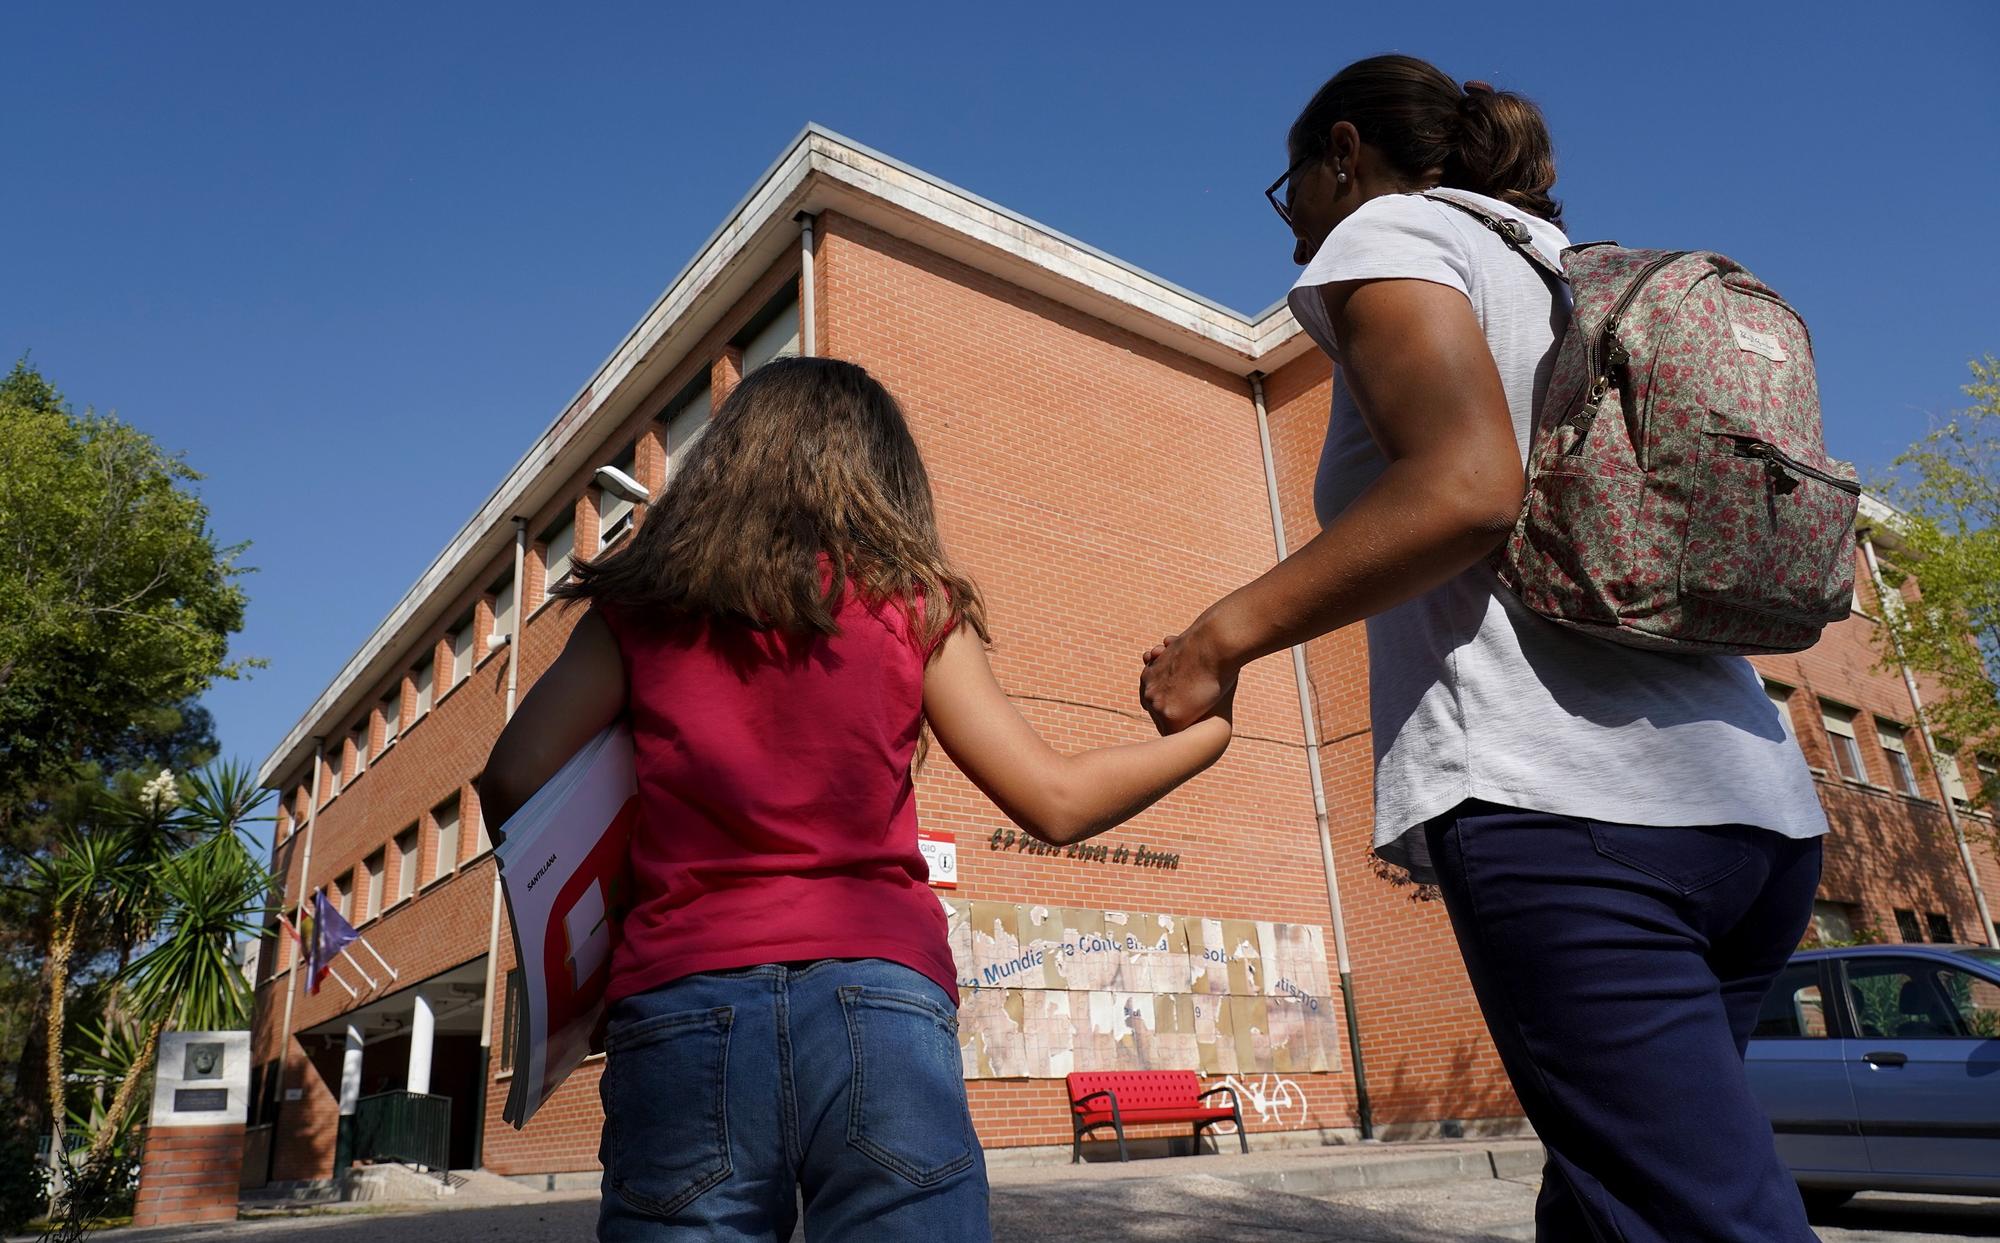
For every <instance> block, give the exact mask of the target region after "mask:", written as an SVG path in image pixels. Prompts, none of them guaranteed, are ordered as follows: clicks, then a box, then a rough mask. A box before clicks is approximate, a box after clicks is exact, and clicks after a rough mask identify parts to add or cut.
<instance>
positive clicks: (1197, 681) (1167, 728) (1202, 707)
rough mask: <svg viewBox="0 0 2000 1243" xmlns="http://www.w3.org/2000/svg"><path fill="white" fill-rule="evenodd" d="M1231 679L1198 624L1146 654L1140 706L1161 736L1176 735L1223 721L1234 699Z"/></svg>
mask: <svg viewBox="0 0 2000 1243" xmlns="http://www.w3.org/2000/svg"><path fill="white" fill-rule="evenodd" d="M1236 674H1237V670H1236V668H1235V666H1234V665H1232V664H1231V663H1229V662H1228V661H1227V660H1225V659H1224V658H1223V657H1222V654H1221V653H1220V651H1219V650H1218V648H1217V645H1216V644H1215V642H1214V641H1213V639H1212V637H1211V634H1210V631H1209V629H1208V627H1206V626H1205V625H1204V624H1203V623H1202V622H1200V621H1197V622H1196V623H1195V624H1194V625H1192V626H1190V627H1188V628H1187V630H1186V631H1184V632H1182V633H1181V634H1177V635H1171V636H1169V637H1167V638H1165V639H1163V640H1161V641H1160V645H1159V646H1158V647H1155V648H1153V649H1152V650H1151V651H1149V652H1147V653H1146V668H1145V670H1144V672H1142V673H1141V674H1140V675H1139V702H1140V703H1141V704H1143V705H1145V708H1146V711H1147V713H1148V714H1149V715H1151V716H1152V718H1153V726H1154V728H1156V729H1158V730H1159V731H1160V732H1161V733H1162V734H1173V733H1178V732H1179V731H1181V730H1184V729H1186V728H1187V727H1188V726H1190V725H1192V724H1194V723H1195V722H1196V721H1199V720H1201V719H1202V718H1204V717H1210V716H1219V717H1222V718H1223V719H1224V720H1228V719H1229V718H1230V715H1231V712H1232V709H1233V707H1234V701H1235V698H1236Z"/></svg>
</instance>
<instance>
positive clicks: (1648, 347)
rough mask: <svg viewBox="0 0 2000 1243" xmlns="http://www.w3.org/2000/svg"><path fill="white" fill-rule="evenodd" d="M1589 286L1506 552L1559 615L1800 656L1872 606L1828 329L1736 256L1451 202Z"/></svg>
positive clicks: (1687, 644) (1685, 645) (1690, 649)
mask: <svg viewBox="0 0 2000 1243" xmlns="http://www.w3.org/2000/svg"><path fill="white" fill-rule="evenodd" d="M1429 197H1431V198H1433V199H1436V200H1437V201H1438V202H1441V203H1445V204H1448V205H1450V206H1452V207H1456V208H1458V209H1459V210H1460V211H1463V212H1465V213H1467V214H1468V215H1470V216H1472V217H1473V218H1474V219H1476V220H1478V221H1479V222H1480V223H1481V224H1483V225H1485V226H1486V227H1487V228H1489V229H1491V230H1492V231H1493V232H1494V233H1496V234H1498V235H1499V236H1500V238H1501V240H1502V241H1504V242H1506V243H1507V245H1508V246H1509V247H1511V248H1512V249H1513V250H1514V251H1515V252H1516V253H1517V254H1519V255H1521V256H1522V257H1523V258H1524V259H1526V260H1527V261H1528V262H1530V263H1532V264H1534V265H1535V268H1536V270H1537V271H1539V272H1540V273H1541V274H1542V275H1543V277H1544V278H1545V279H1547V280H1548V282H1549V284H1550V287H1551V288H1552V289H1553V290H1555V291H1557V292H1558V293H1559V292H1560V290H1561V286H1562V285H1563V284H1564V283H1567V284H1568V286H1569V288H1570V292H1571V297H1572V303H1573V305H1572V310H1571V314H1570V320H1569V329H1568V331H1567V332H1566V333H1565V334H1564V335H1563V339H1562V344H1561V346H1560V347H1559V349H1558V351H1557V354H1556V361H1555V369H1554V371H1553V373H1552V374H1551V376H1550V378H1549V384H1548V390H1547V393H1546V395H1545V396H1544V398H1543V399H1542V404H1541V408H1540V409H1539V410H1538V411H1536V419H1535V430H1534V435H1533V439H1532V441H1531V442H1530V446H1529V452H1528V462H1527V474H1528V494H1527V499H1526V503H1525V504H1524V505H1523V507H1522V510H1521V516H1520V519H1519V520H1518V521H1517V522H1516V523H1515V524H1514V532H1513V534H1512V535H1511V536H1509V537H1508V540H1507V542H1506V544H1505V545H1503V546H1502V547H1501V549H1500V550H1499V551H1498V552H1496V553H1495V554H1494V569H1495V572H1496V573H1497V574H1498V575H1499V577H1500V580H1501V582H1503V583H1504V584H1506V586H1507V587H1508V589H1509V590H1511V591H1513V592H1514V594H1516V595H1517V596H1519V597H1520V598H1521V600H1522V601H1523V602H1524V603H1525V604H1526V605H1527V606H1528V607H1529V608H1530V609H1532V610H1534V611H1535V612H1536V613H1539V614H1541V615H1542V616H1543V617H1546V618H1548V619H1549V620H1550V621H1553V622H1557V623H1559V624H1561V625H1564V626H1568V627H1571V628H1573V629H1576V630H1582V631H1586V632H1588V633H1591V634H1595V635H1600V636H1602V637H1604V638H1607V639H1612V640H1615V641H1616V642H1619V643H1624V644H1628V645H1630V646H1633V647H1643V648H1651V649H1654V650H1657V651H1668V652H1685V653H1723V652H1741V653H1753V652H1795V651H1798V650H1800V649H1802V648H1806V647H1810V646H1812V644H1813V643H1814V642H1815V641H1816V640H1817V639H1818V638H1819V632H1820V630H1821V629H1822V628H1824V627H1825V626H1826V625H1828V624H1829V623H1831V622H1834V621H1838V620H1839V619H1841V618H1843V617H1845V616H1847V613H1848V610H1849V608H1850V606H1851V605H1852V603H1853V599H1854V517H1855V510H1856V508H1857V506H1858V505H1859V504H1860V498H1861V486H1860V484H1859V483H1857V482H1856V481H1855V474H1854V468H1853V467H1852V466H1850V465H1849V464H1847V463H1845V462H1837V461H1834V460H1833V459H1831V458H1829V457H1828V456H1827V454H1826V445H1825V440H1824V437H1823V434H1822V430H1821V426H1820V411H1819V386H1818V383H1817V381H1816V380H1815V377H1814V374H1813V361H1812V340H1811V338H1810V337H1809V336H1808V335H1807V333H1806V327H1805V323H1804V321H1803V320H1801V319H1800V318H1799V316H1798V313H1797V312H1796V311H1794V310H1792V308H1791V307H1790V306H1789V305H1787V304H1786V303H1785V301H1784V300H1783V299H1781V298H1779V297H1778V295H1777V294H1775V293H1773V292H1772V291H1771V290H1770V289H1769V288H1767V287H1766V286H1765V285H1764V284H1763V283H1762V282H1760V281H1758V280H1757V278H1756V277H1754V276H1752V275H1750V273H1749V272H1747V271H1745V270H1744V269H1743V268H1742V267H1741V266H1739V265H1738V264H1737V263H1736V262H1735V261H1733V260H1731V259H1728V258H1726V257H1724V256H1722V255H1718V254H1715V253H1713V252H1710V251H1701V250H1628V249H1626V248H1624V247H1622V246H1618V245H1616V244H1614V243H1610V242H1595V243H1590V244H1587V245H1581V246H1572V247H1570V248H1569V249H1567V250H1565V251H1563V256H1562V258H1563V264H1562V267H1561V268H1558V267H1556V265H1554V264H1553V263H1550V262H1549V261H1548V259H1547V258H1545V257H1544V256H1543V255H1542V254H1541V252H1540V251H1538V250H1536V249H1535V248H1534V246H1533V245H1532V244H1530V242H1529V233H1528V229H1527V227H1526V226H1525V225H1523V224H1521V222H1520V221H1518V220H1512V219H1509V218H1506V217H1498V216H1494V215H1491V214H1489V213H1488V212H1486V211H1484V210H1482V209H1480V208H1478V207H1474V206H1471V205H1469V204H1467V203H1464V202H1461V201H1459V200H1457V199H1455V198H1451V197H1448V196H1446V195H1443V194H1432V195H1430V196H1429Z"/></svg>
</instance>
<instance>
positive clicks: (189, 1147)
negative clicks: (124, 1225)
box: [132, 1122, 243, 1228]
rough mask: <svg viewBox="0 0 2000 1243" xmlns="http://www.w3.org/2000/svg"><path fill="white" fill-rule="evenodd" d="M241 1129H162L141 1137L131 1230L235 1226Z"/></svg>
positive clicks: (197, 1127) (240, 1165)
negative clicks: (142, 1153)
mask: <svg viewBox="0 0 2000 1243" xmlns="http://www.w3.org/2000/svg"><path fill="white" fill-rule="evenodd" d="M242 1164H243V1124H242V1123H240V1122H238V1123H233V1124H230V1125H226V1126H183V1127H162V1128H158V1129H156V1130H153V1131H151V1132H150V1133H148V1135H147V1136H146V1151H145V1156H144V1157H143V1158H142V1160H141V1164H140V1171H139V1195H138V1198H137V1200H136V1201H135V1203H134V1204H133V1208H132V1224H133V1225H134V1226H136V1227H142V1228H143V1227H146V1226H184V1225H190V1224H192V1223H194V1222H198V1221H235V1220H236V1196H237V1174H238V1171H239V1170H240V1168H241V1167H242Z"/></svg>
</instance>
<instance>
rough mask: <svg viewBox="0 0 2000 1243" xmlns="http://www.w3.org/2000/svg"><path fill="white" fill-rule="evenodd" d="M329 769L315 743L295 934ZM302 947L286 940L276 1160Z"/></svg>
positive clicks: (321, 745)
mask: <svg viewBox="0 0 2000 1243" xmlns="http://www.w3.org/2000/svg"><path fill="white" fill-rule="evenodd" d="M325 766H326V739H325V738H315V739H313V779H312V794H311V795H309V796H308V797H309V798H310V799H311V800H312V801H311V805H310V806H308V807H307V808H306V827H305V835H306V845H305V851H304V858H302V859H300V860H299V900H298V903H297V904H296V905H295V906H293V908H292V928H293V929H294V930H295V931H296V930H297V929H298V928H300V927H301V926H302V924H303V917H304V915H305V910H306V889H307V884H306V882H307V881H309V880H310V879H312V865H313V825H315V824H317V823H319V770H320V769H321V768H324V767H325ZM298 966H299V943H298V940H297V939H296V938H294V937H289V936H288V937H286V938H285V971H284V976H285V1024H284V1032H283V1035H282V1036H281V1037H280V1038H279V1040H278V1099H277V1100H275V1101H272V1102H271V1153H272V1159H273V1160H274V1161H275V1160H276V1154H277V1151H278V1117H279V1115H280V1114H282V1113H284V1111H285V1109H284V1100H285V1091H286V1082H287V1081H288V1080H289V1079H290V1078H291V1067H292V1000H293V999H294V998H295V997H297V996H298V992H299V990H298V989H297V988H295V987H293V986H294V985H296V984H297V983H298V982H299V978H298Z"/></svg>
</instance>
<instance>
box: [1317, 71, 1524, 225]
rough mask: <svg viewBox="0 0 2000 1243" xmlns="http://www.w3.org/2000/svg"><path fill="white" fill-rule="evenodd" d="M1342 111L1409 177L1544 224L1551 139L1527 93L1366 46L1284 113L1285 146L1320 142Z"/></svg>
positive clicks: (1320, 144) (1342, 117)
mask: <svg viewBox="0 0 2000 1243" xmlns="http://www.w3.org/2000/svg"><path fill="white" fill-rule="evenodd" d="M1340 121H1346V122H1348V123H1349V124H1351V125H1353V126H1354V128H1355V130H1356V131H1357V132H1358V133H1359V134H1360V135H1361V141H1363V142H1365V143H1367V144H1368V145H1369V146H1371V147H1374V148H1375V149H1376V150H1377V151H1380V152H1381V153H1382V156H1383V158H1384V159H1386V160H1387V161H1388V162H1389V164H1390V165H1391V166H1392V167H1393V168H1394V169H1395V170H1396V171H1397V172H1398V173H1400V174H1402V175H1403V176H1404V177H1405V178H1407V179H1408V180H1409V181H1410V182H1411V183H1412V184H1413V185H1416V186H1426V187H1427V186H1432V185H1442V186H1453V187H1456V188H1458V189H1461V190H1471V191H1474V192H1475V193H1478V194H1484V195H1486V196H1488V197H1489V198H1496V199H1499V200H1500V201H1502V202H1504V203H1511V204H1513V205H1514V206H1515V207H1518V208H1520V209H1521V210H1522V211H1525V212H1528V213H1530V214H1532V215H1536V216H1540V217H1541V218H1542V219H1544V220H1547V221H1549V222H1550V223H1552V224H1556V225H1560V224H1561V223H1562V204H1561V203H1560V202H1558V201H1557V200H1555V199H1554V198H1551V197H1550V196H1549V190H1550V188H1551V187H1553V186H1554V185H1555V184H1556V151H1555V142H1554V140H1553V139H1551V138H1550V137H1549V126H1548V122H1547V121H1546V120H1544V119H1543V117H1542V110H1541V109H1540V108H1538V107H1536V106H1535V103H1534V101H1533V100H1530V99H1528V98H1527V97H1525V96H1522V95H1517V94H1515V93H1514V92H1512V91H1498V90H1495V89H1493V87H1491V86H1489V85H1487V84H1486V83H1484V82H1467V83H1466V84H1465V87H1464V89H1462V90H1461V89H1460V88H1459V85H1458V83H1457V82H1455V81H1453V80H1452V79H1450V78H1448V77H1446V76H1445V74H1444V71H1443V70H1441V69H1439V68H1438V67H1437V66H1436V65H1433V64H1431V63H1430V62H1429V61H1425V60H1418V59H1417V58H1416V57H1414V56H1371V57H1369V58H1368V59H1366V60H1357V61H1355V62H1354V63H1353V64H1351V65H1349V66H1348V67H1347V68H1345V69H1343V70H1341V71H1340V72H1339V73H1337V74H1335V75H1333V77H1332V78H1331V79H1329V80H1328V81H1327V83H1326V85H1324V86H1322V87H1320V88H1319V91H1318V92H1317V93H1316V94H1314V95H1313V97H1312V101H1311V102H1310V103H1308V104H1307V105H1306V106H1305V111H1303V112H1301V113H1299V119H1298V120H1296V121H1294V122H1292V129H1291V134H1290V136H1289V142H1290V145H1291V150H1292V155H1293V157H1294V158H1295V159H1296V158H1302V157H1305V156H1309V155H1312V154H1314V153H1315V152H1316V151H1323V150H1324V148H1325V145H1326V138H1327V132H1328V131H1329V130H1331V129H1332V128H1333V127H1334V125H1335V123H1337V122H1340Z"/></svg>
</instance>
